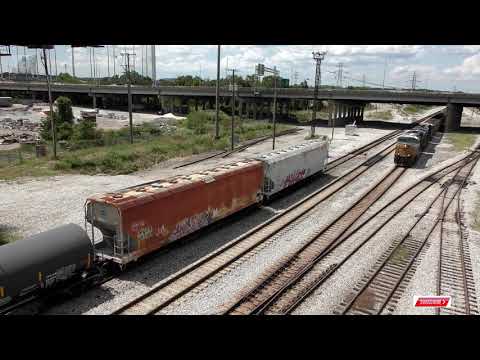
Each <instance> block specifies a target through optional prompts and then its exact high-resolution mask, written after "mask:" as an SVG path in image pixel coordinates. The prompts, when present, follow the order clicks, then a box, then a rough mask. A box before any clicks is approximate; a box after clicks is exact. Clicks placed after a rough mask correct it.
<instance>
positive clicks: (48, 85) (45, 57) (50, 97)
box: [43, 48, 57, 160]
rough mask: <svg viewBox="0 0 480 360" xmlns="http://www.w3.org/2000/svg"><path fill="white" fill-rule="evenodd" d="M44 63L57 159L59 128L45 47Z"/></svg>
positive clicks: (55, 156) (54, 151) (54, 155)
mask: <svg viewBox="0 0 480 360" xmlns="http://www.w3.org/2000/svg"><path fill="white" fill-rule="evenodd" d="M43 64H44V66H45V75H46V77H47V88H48V102H49V105H50V122H51V126H52V138H53V158H54V159H55V160H57V129H55V114H54V113H53V104H52V91H51V87H50V75H49V73H48V64H47V52H46V50H45V48H43Z"/></svg>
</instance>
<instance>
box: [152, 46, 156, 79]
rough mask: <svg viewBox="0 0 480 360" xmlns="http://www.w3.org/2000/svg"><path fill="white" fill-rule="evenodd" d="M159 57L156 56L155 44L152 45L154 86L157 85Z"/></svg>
mask: <svg viewBox="0 0 480 360" xmlns="http://www.w3.org/2000/svg"><path fill="white" fill-rule="evenodd" d="M156 61H157V58H156V56H155V45H152V86H153V87H156V86H157V64H156Z"/></svg>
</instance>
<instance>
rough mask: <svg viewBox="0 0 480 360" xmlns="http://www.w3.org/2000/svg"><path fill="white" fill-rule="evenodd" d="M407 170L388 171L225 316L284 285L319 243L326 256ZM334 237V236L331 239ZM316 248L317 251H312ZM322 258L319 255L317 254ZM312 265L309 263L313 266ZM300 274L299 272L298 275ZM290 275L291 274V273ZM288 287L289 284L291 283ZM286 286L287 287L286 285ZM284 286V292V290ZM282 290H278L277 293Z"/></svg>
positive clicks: (259, 309)
mask: <svg viewBox="0 0 480 360" xmlns="http://www.w3.org/2000/svg"><path fill="white" fill-rule="evenodd" d="M405 170H406V169H405V168H398V167H394V168H393V169H391V170H390V171H388V172H387V173H386V174H385V175H384V176H383V177H382V178H381V179H380V180H379V181H378V182H377V183H376V184H375V185H374V186H372V187H371V188H370V189H368V191H366V192H365V193H364V194H362V195H361V196H360V198H358V199H357V200H356V201H355V202H354V203H353V204H352V205H350V206H349V207H348V208H347V209H346V210H344V211H343V212H342V213H341V214H340V215H339V216H337V217H336V218H335V219H334V220H332V221H331V222H330V223H329V224H327V225H326V226H324V227H322V228H321V229H320V230H319V231H317V232H316V233H314V235H313V236H310V238H309V239H308V240H307V241H306V242H305V243H304V244H303V245H302V246H301V247H300V248H299V249H298V250H296V251H295V252H294V253H293V254H292V255H290V256H289V257H288V259H286V260H285V261H284V262H283V263H281V264H280V265H279V266H277V268H278V269H277V270H276V271H274V272H273V273H272V274H271V276H269V277H268V278H267V279H266V280H265V281H262V282H261V283H260V284H258V285H257V286H255V288H253V289H252V290H251V291H249V292H248V293H247V294H246V295H244V296H242V297H241V298H240V299H238V300H237V301H236V302H235V303H233V304H231V305H230V306H229V307H228V308H227V309H226V310H224V312H223V314H228V313H234V312H235V311H237V309H238V308H240V307H241V306H242V305H243V304H245V303H248V302H249V301H250V300H251V299H252V298H253V297H254V295H255V298H256V299H255V300H258V299H257V296H256V294H257V293H258V292H259V291H260V290H263V289H265V288H267V286H269V285H270V284H272V283H273V284H274V286H278V283H279V282H280V281H279V280H278V278H279V277H281V276H282V275H284V274H285V273H286V272H288V271H289V270H291V268H292V267H293V268H294V271H295V270H297V269H296V267H298V265H297V263H298V262H300V264H301V257H306V258H307V259H308V257H309V256H310V257H311V255H309V251H311V252H313V253H315V251H318V250H317V249H315V248H314V247H313V246H312V245H315V243H317V242H319V243H321V242H322V240H323V241H325V242H326V246H325V245H323V244H321V245H320V248H321V250H320V253H319V254H322V253H323V252H324V251H325V249H326V248H328V247H329V246H331V245H332V244H334V243H335V242H336V241H337V240H338V239H339V238H340V237H341V236H342V235H343V234H344V233H345V232H346V231H347V230H348V229H349V227H350V226H351V225H352V224H353V223H354V222H355V221H356V220H357V219H358V218H360V217H361V216H362V215H363V214H364V213H365V211H367V210H368V208H369V207H370V206H372V205H373V204H374V203H375V202H376V201H378V200H379V199H380V198H381V197H382V196H383V195H384V194H385V192H387V190H388V189H389V188H390V187H391V186H392V185H393V184H394V183H395V182H396V181H398V179H399V178H400V177H401V175H402V174H403V173H404V172H405ZM339 225H340V229H339V230H336V232H335V230H333V231H334V232H333V233H334V235H333V238H332V237H331V235H330V234H329V231H330V229H333V228H334V227H335V226H336V227H338V226H339ZM329 235H330V236H329ZM312 247H313V250H312ZM316 257H318V255H316ZM310 263H311V262H308V263H307V265H306V266H308V264H310ZM303 268H305V265H304V266H302V267H301V268H300V271H301V270H302V269H303ZM297 274H298V272H297ZM287 275H288V274H287ZM287 284H288V282H287ZM284 286H285V285H284ZM283 288H284V287H282V288H281V289H280V290H282V289H283ZM277 291H278V290H277ZM275 294H277V292H275V293H273V294H272V295H271V296H269V297H267V298H266V299H264V300H263V301H261V302H260V303H259V304H257V305H255V306H254V307H253V308H252V309H251V310H249V311H250V314H259V313H261V312H263V310H264V309H265V308H266V307H267V306H268V305H269V304H270V303H271V301H272V296H275Z"/></svg>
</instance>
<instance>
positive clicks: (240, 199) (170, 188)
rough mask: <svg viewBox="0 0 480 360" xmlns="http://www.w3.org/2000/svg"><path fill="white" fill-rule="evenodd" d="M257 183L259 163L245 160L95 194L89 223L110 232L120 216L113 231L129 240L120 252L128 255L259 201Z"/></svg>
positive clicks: (139, 253) (141, 252) (259, 184)
mask: <svg viewBox="0 0 480 360" xmlns="http://www.w3.org/2000/svg"><path fill="white" fill-rule="evenodd" d="M262 183H263V166H262V163H261V162H260V161H256V160H246V161H242V162H237V163H234V164H229V165H226V166H220V167H218V168H215V169H212V170H208V171H202V172H201V173H197V174H192V175H189V176H179V177H175V178H172V179H167V180H164V181H158V182H153V183H149V184H145V185H141V186H138V187H133V188H127V189H124V190H120V191H118V192H116V193H110V194H106V195H100V196H95V197H92V198H90V199H89V201H90V203H93V204H95V206H94V212H95V226H97V227H99V228H100V229H101V230H102V232H104V234H105V232H106V233H108V232H111V230H112V229H114V228H115V227H116V224H115V222H116V221H118V220H119V219H120V222H121V224H120V228H119V229H118V230H117V234H116V235H117V236H122V237H123V238H122V239H121V240H122V241H124V244H129V253H128V255H126V258H127V257H128V259H131V258H138V257H140V256H142V255H144V254H147V253H149V252H152V251H154V250H157V249H159V248H161V247H162V246H164V245H166V244H168V243H170V242H172V241H175V240H178V239H180V238H182V237H184V236H186V235H188V234H191V233H193V232H194V231H196V230H198V229H200V228H203V227H205V226H207V225H209V224H211V223H213V222H215V221H217V220H220V219H222V218H224V217H226V216H228V215H230V214H233V213H235V212H237V211H239V210H241V209H243V208H246V207H248V206H250V205H252V204H254V203H256V202H259V201H260V200H261V197H262V194H261V190H262ZM102 204H103V205H102ZM99 205H101V206H99ZM97 209H98V210H97ZM112 209H115V210H117V211H118V213H119V216H115V215H114V211H113V210H112ZM102 212H103V214H102ZM87 213H88V211H87ZM120 230H121V231H120ZM120 232H121V233H122V234H123V235H119V234H118V233H120ZM118 261H119V262H125V261H124V259H118Z"/></svg>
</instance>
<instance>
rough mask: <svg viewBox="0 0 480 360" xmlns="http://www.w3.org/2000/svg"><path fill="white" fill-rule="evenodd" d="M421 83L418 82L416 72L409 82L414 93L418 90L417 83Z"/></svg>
mask: <svg viewBox="0 0 480 360" xmlns="http://www.w3.org/2000/svg"><path fill="white" fill-rule="evenodd" d="M419 82H421V81H420V80H418V77H417V72H416V71H414V72H413V74H412V78H411V79H410V80H409V83H410V86H411V89H412V91H414V90H415V89H416V88H417V83H419Z"/></svg>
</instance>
